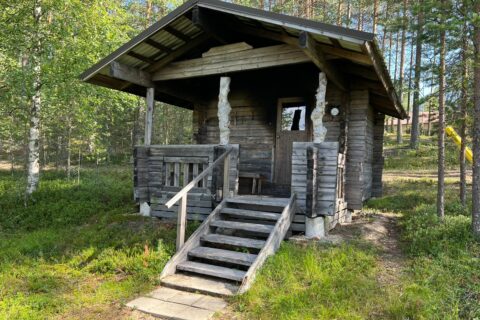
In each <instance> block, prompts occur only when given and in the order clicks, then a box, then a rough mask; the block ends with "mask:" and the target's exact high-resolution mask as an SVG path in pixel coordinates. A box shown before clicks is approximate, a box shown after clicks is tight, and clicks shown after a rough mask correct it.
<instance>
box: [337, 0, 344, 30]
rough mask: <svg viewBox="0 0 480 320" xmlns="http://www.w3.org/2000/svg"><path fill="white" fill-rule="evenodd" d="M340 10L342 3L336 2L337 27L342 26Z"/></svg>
mask: <svg viewBox="0 0 480 320" xmlns="http://www.w3.org/2000/svg"><path fill="white" fill-rule="evenodd" d="M342 8H343V2H342V0H340V1H338V8H337V26H341V25H342Z"/></svg>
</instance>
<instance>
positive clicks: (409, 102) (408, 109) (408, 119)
mask: <svg viewBox="0 0 480 320" xmlns="http://www.w3.org/2000/svg"><path fill="white" fill-rule="evenodd" d="M409 68H410V69H409V71H408V73H409V74H408V101H407V114H408V118H407V127H408V125H409V124H410V120H411V119H410V108H411V102H412V70H413V39H412V41H411V44H410V67H409Z"/></svg>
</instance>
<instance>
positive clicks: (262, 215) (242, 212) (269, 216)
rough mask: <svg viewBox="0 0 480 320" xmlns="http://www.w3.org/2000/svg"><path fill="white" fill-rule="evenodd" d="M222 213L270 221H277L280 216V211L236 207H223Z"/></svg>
mask: <svg viewBox="0 0 480 320" xmlns="http://www.w3.org/2000/svg"><path fill="white" fill-rule="evenodd" d="M222 213H223V214H227V215H229V216H234V217H239V218H250V219H259V220H268V221H277V220H278V218H280V213H275V212H264V211H255V210H246V209H235V208H223V209H222Z"/></svg>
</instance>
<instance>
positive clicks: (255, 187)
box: [238, 172, 262, 194]
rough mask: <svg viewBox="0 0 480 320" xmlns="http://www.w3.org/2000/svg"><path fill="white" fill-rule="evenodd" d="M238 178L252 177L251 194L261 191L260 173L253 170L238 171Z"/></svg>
mask: <svg viewBox="0 0 480 320" xmlns="http://www.w3.org/2000/svg"><path fill="white" fill-rule="evenodd" d="M238 177H239V178H245V179H252V194H260V193H261V192H262V175H261V174H259V173H253V172H240V173H239V174H238Z"/></svg>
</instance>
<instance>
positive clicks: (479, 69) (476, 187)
mask: <svg viewBox="0 0 480 320" xmlns="http://www.w3.org/2000/svg"><path fill="white" fill-rule="evenodd" d="M474 8H475V12H477V13H478V12H480V2H479V1H476V4H475V7H474ZM473 43H474V47H475V57H474V62H475V66H474V83H475V84H474V103H475V107H474V121H473V185H472V229H473V233H474V234H475V236H477V237H478V238H480V18H479V17H478V15H477V17H476V20H475V21H474V39H473Z"/></svg>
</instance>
